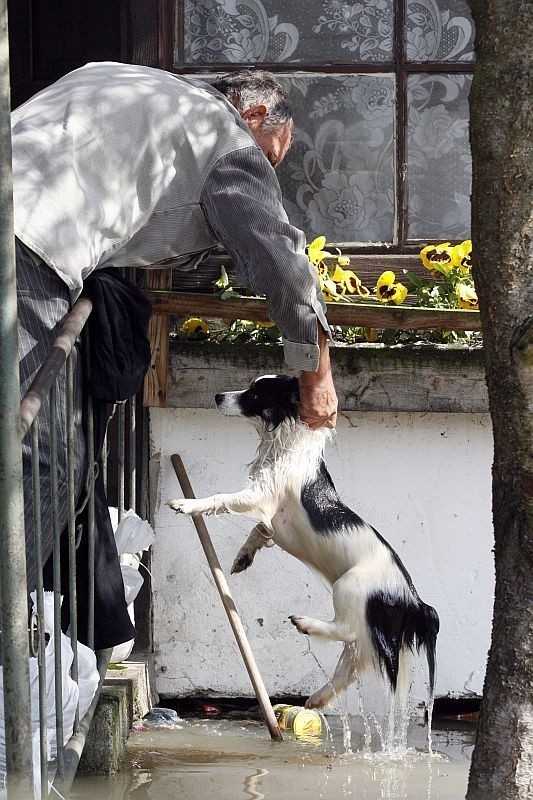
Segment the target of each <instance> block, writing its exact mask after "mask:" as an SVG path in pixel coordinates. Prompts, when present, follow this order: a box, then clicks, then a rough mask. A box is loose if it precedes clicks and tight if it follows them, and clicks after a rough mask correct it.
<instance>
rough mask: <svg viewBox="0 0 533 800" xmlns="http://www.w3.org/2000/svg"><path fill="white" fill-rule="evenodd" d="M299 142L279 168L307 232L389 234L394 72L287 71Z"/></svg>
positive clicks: (292, 214) (354, 237)
mask: <svg viewBox="0 0 533 800" xmlns="http://www.w3.org/2000/svg"><path fill="white" fill-rule="evenodd" d="M282 80H283V82H284V84H285V86H286V87H287V88H289V90H290V101H291V105H292V108H293V114H294V119H295V132H294V143H293V145H292V148H291V149H290V150H289V153H288V155H287V157H286V158H285V161H284V162H283V164H282V165H281V166H280V168H279V169H278V176H279V179H280V184H281V188H282V191H283V196H284V203H285V207H286V209H287V213H288V215H289V218H290V219H291V221H292V222H293V223H294V224H295V225H296V226H297V227H298V228H301V229H302V230H304V231H305V233H306V235H307V236H308V238H312V237H314V236H318V235H321V234H323V235H324V236H326V238H327V239H328V241H329V242H333V241H336V242H365V243H366V242H391V241H392V238H393V220H394V178H393V163H394V146H393V119H394V78H393V76H391V75H351V76H349V77H346V76H333V75H328V76H320V77H301V76H298V77H284V78H283V79H282Z"/></svg>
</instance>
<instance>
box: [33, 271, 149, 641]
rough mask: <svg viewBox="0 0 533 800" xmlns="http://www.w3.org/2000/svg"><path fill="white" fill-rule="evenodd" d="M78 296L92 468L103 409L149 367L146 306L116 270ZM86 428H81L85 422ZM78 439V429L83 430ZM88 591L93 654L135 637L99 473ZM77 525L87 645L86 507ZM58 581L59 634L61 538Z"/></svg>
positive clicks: (137, 384)
mask: <svg viewBox="0 0 533 800" xmlns="http://www.w3.org/2000/svg"><path fill="white" fill-rule="evenodd" d="M82 294H83V295H84V296H86V297H88V298H89V299H90V300H91V301H92V303H93V310H92V312H91V315H90V317H89V319H88V322H87V324H86V326H85V329H84V332H83V333H82V347H83V350H84V357H83V358H82V361H83V364H84V367H85V369H84V385H85V390H86V393H90V394H91V395H92V397H93V420H94V437H93V438H94V452H95V461H96V463H99V461H100V457H101V452H102V446H103V442H104V437H105V433H106V428H107V422H108V418H109V404H110V403H115V402H117V401H123V400H126V399H128V398H130V397H132V396H134V395H136V394H137V392H139V391H140V389H141V387H142V384H143V379H144V376H145V374H146V371H147V369H148V366H149V363H150V345H149V342H148V339H147V337H146V329H147V327H148V322H149V320H150V316H151V305H150V303H149V302H148V300H146V298H145V297H144V296H143V295H142V294H141V292H140V291H139V290H138V289H137V288H136V287H135V286H134V285H133V284H132V283H130V282H129V281H127V280H125V279H124V278H123V277H122V276H121V275H120V273H119V272H118V271H117V270H114V269H104V270H98V271H97V272H94V273H93V274H92V275H91V276H90V277H89V278H88V279H87V281H86V284H85V286H84V289H83V293H82ZM85 422H86V421H85ZM84 428H85V434H86V425H84ZM94 489H95V525H94V528H95V532H94V536H95V573H94V574H95V586H94V590H95V591H94V595H95V596H94V648H95V650H100V649H104V648H108V647H114V646H115V645H118V644H122V643H123V642H127V641H129V640H130V639H133V638H134V637H135V628H134V627H133V625H132V622H131V619H130V616H129V613H128V608H127V605H126V599H125V596H124V582H123V580H122V572H121V569H120V562H119V557H118V553H117V548H116V544H115V536H114V532H113V526H112V523H111V517H110V515H109V507H108V501H107V497H106V494H105V489H104V483H103V480H102V476H101V474H98V475H97V477H96V480H95V487H94ZM76 524H77V525H79V524H82V525H83V531H84V534H83V535H82V537H81V540H80V543H79V546H78V549H77V552H76V588H77V610H78V614H77V620H78V638H79V640H80V641H81V642H84V643H86V642H87V630H88V602H87V601H88V578H89V576H88V541H87V539H88V537H87V535H86V533H85V532H86V531H87V527H88V520H87V507H85V509H84V510H83V512H82V513H81V514H80V515H79V516H78V517H77V519H76ZM61 564H62V569H61V579H62V581H61V582H62V593H63V595H64V601H63V607H62V627H63V629H66V627H67V626H68V620H69V600H68V594H69V590H68V568H67V565H68V549H67V536H66V535H65V533H64V534H63V536H62V537H61ZM51 569H52V559H50V560H49V563H48V564H47V565H46V570H45V583H46V584H48V586H50V588H51V582H52V572H51Z"/></svg>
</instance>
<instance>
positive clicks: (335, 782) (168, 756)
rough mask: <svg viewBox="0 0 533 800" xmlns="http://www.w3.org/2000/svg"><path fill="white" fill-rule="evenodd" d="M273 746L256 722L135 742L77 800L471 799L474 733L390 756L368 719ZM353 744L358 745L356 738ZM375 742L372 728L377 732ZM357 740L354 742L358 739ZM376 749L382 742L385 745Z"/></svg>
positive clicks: (419, 736)
mask: <svg viewBox="0 0 533 800" xmlns="http://www.w3.org/2000/svg"><path fill="white" fill-rule="evenodd" d="M328 723H329V727H330V731H329V732H328V731H327V730H324V731H323V732H322V734H321V735H318V736H314V737H308V738H297V737H296V736H295V735H294V734H292V733H288V732H284V741H283V742H282V743H274V742H272V741H271V739H270V736H269V734H268V731H267V729H266V727H265V726H264V724H262V723H261V722H260V721H258V720H254V719H251V720H250V719H246V720H243V719H223V720H222V719H209V718H208V719H187V720H182V721H181V722H180V724H179V725H178V726H174V727H167V728H160V727H157V728H152V729H148V730H140V731H134V732H132V733H131V734H130V738H129V742H128V753H127V760H126V764H125V765H124V769H123V770H122V771H121V772H120V773H118V774H117V775H113V776H108V777H91V778H84V777H81V776H80V777H78V778H77V779H76V781H75V784H74V787H73V791H72V794H71V800H123V799H124V798H132V800H133V799H136V800H174V798H175V799H176V800H204V798H205V800H207V798H212V797H216V798H217V800H246V798H254V799H255V800H261V798H266V800H314V799H315V798H316V800H343V799H344V798H353V800H381V798H389V800H460V798H463V797H464V796H465V793H466V786H467V780H468V769H469V764H470V756H471V753H472V747H473V744H474V732H475V729H474V726H473V725H465V724H463V726H462V727H461V724H460V723H456V724H455V729H453V728H450V727H447V728H446V729H444V728H442V727H439V724H438V722H434V725H433V733H432V752H431V753H429V752H428V741H427V728H426V727H423V726H422V725H416V724H412V723H411V724H410V725H409V730H408V732H407V747H401V746H396V747H394V748H393V749H391V750H389V751H388V752H384V751H383V750H382V749H381V744H380V742H379V737H376V736H375V735H373V736H372V743H371V744H370V746H369V739H368V736H366V737H365V730H364V729H363V726H362V724H361V720H360V718H355V717H351V718H350V719H349V721H347V723H346V724H345V726H344V728H343V725H342V723H341V720H340V719H339V717H328ZM347 734H348V736H347ZM367 734H368V726H367ZM350 736H351V738H350ZM376 739H378V741H377V742H376Z"/></svg>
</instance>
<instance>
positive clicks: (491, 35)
mask: <svg viewBox="0 0 533 800" xmlns="http://www.w3.org/2000/svg"><path fill="white" fill-rule="evenodd" d="M469 1H470V5H471V8H472V11H473V14H474V20H475V23H476V28H477V40H476V58H477V64H476V69H475V75H474V82H473V87H472V93H471V123H470V131H471V133H470V137H471V144H472V156H473V197H472V230H473V236H472V239H473V252H474V255H475V267H474V278H475V282H476V287H477V290H478V295H479V301H480V311H481V320H482V326H483V332H484V343H485V361H486V380H487V386H488V392H489V401H490V410H491V415H492V425H493V433H494V465H493V517H494V529H495V549H494V553H495V568H496V595H495V604H494V620H493V630H492V644H491V648H490V653H489V659H488V665H487V675H486V679H485V688H484V693H483V701H482V707H481V713H480V719H479V726H478V735H477V742H476V746H475V749H474V754H473V759H472V766H471V771H470V781H469V786H468V793H467V800H511V799H513V800H514V799H515V798H520V800H526V798H528V799H529V798H531V797H533V766H532V758H533V658H532V641H533V619H532V617H533V580H532V577H533V570H532V566H533V413H532V412H533V308H532V297H533V218H532V202H533V124H532V120H533V83H532V78H533V49H532V43H531V37H532V36H533V1H532V0H469Z"/></svg>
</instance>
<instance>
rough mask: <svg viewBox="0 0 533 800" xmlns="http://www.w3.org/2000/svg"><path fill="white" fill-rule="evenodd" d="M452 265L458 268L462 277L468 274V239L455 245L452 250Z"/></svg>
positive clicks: (470, 248) (469, 264)
mask: <svg viewBox="0 0 533 800" xmlns="http://www.w3.org/2000/svg"><path fill="white" fill-rule="evenodd" d="M452 264H453V266H454V267H459V269H460V270H461V272H462V273H463V274H464V275H467V274H468V273H469V272H470V269H471V267H472V242H471V241H470V239H466V240H465V241H464V242H461V244H456V245H455V247H454V248H453V249H452Z"/></svg>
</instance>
